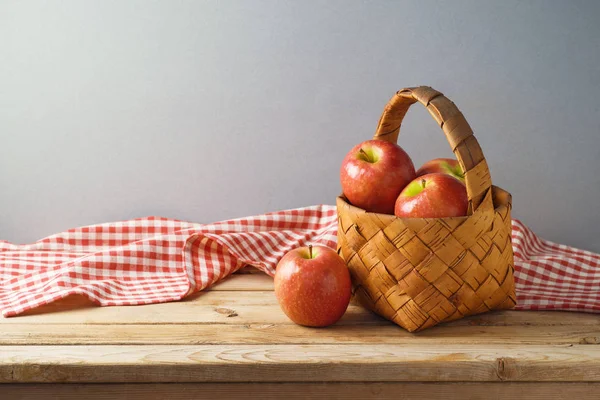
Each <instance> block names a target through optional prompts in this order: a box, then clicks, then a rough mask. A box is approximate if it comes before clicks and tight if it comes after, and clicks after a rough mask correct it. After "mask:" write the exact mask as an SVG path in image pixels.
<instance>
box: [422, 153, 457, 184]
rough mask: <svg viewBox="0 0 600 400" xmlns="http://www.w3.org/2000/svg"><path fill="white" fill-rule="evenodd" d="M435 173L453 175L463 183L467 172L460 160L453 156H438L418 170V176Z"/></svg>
mask: <svg viewBox="0 0 600 400" xmlns="http://www.w3.org/2000/svg"><path fill="white" fill-rule="evenodd" d="M434 173H440V174H447V175H451V176H453V177H455V178H456V179H458V180H460V181H461V182H462V183H465V173H464V172H463V170H462V167H461V166H460V164H459V163H458V161H456V160H455V159H453V158H436V159H433V160H429V161H427V162H426V163H425V164H423V165H422V166H421V168H419V169H418V170H417V176H422V175H427V174H434Z"/></svg>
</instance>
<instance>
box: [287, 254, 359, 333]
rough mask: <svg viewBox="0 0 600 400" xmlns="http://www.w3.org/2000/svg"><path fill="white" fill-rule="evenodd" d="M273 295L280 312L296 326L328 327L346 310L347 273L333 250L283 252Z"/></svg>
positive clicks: (347, 300)
mask: <svg viewBox="0 0 600 400" xmlns="http://www.w3.org/2000/svg"><path fill="white" fill-rule="evenodd" d="M275 296H276V297H277V300H278V301H279V305H280V306H281V309H282V310H283V312H284V313H285V314H286V315H287V316H288V317H289V318H290V319H291V320H292V321H294V322H295V323H297V324H299V325H304V326H313V327H322V326H327V325H331V324H333V323H335V322H337V321H338V320H339V319H340V318H341V317H342V315H344V313H345V312H346V308H348V303H349V302H350V296H351V283H350V272H349V271H348V267H347V266H346V263H345V262H344V260H343V259H342V258H341V257H340V256H338V254H337V253H336V252H335V250H333V249H330V248H329V247H324V246H314V247H313V246H309V247H300V248H297V249H294V250H291V251H289V252H288V253H286V254H285V255H284V256H283V258H282V259H281V261H279V263H278V264H277V269H276V270H275Z"/></svg>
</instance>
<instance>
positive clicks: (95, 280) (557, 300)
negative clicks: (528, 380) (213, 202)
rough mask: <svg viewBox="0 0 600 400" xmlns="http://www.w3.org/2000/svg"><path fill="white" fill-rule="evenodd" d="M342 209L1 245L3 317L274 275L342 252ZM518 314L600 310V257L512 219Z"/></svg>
mask: <svg viewBox="0 0 600 400" xmlns="http://www.w3.org/2000/svg"><path fill="white" fill-rule="evenodd" d="M336 233H337V214H336V209H335V207H334V206H313V207H306V208H299V209H293V210H286V211H279V212H273V213H268V214H264V215H259V216H253V217H246V218H239V219H233V220H228V221H223V222H217V223H213V224H195V223H190V222H183V221H177V220H173V219H166V218H159V217H148V218H141V219H135V220H131V221H123V222H114V223H106V224H100V225H93V226H87V227H82V228H77V229H71V230H69V231H66V232H63V233H59V234H56V235H52V236H49V237H47V238H44V239H42V240H39V241H37V242H36V243H33V244H28V245H15V244H11V243H8V242H6V241H0V309H1V310H2V314H3V315H4V316H5V317H10V316H15V315H18V314H20V313H23V312H25V311H27V310H30V309H33V308H35V307H39V306H41V305H43V304H47V303H50V302H53V301H56V300H59V299H61V298H64V297H66V296H69V295H71V294H80V295H84V296H86V297H88V298H89V299H91V300H92V301H94V302H96V303H98V304H99V305H102V306H111V305H137V304H150V303H161V302H167V301H174V300H179V299H181V298H183V297H185V296H187V295H189V294H191V293H194V292H197V291H199V290H202V289H204V288H206V287H208V286H210V285H212V284H214V283H215V282H217V281H219V280H221V279H223V278H225V277H227V276H228V275H230V274H231V273H233V272H235V271H237V270H238V269H240V268H241V267H243V266H245V265H252V266H255V267H257V268H258V269H260V270H262V271H264V272H265V273H267V274H269V275H271V276H272V275H274V273H275V267H276V265H277V262H278V261H279V259H280V258H281V257H282V256H283V255H284V254H285V253H286V252H287V251H289V250H291V249H292V248H295V247H298V246H304V245H307V244H308V243H312V244H322V245H325V246H330V247H332V248H335V246H336ZM513 247H514V253H515V283H516V290H517V301H518V305H517V309H521V310H572V311H588V312H600V255H598V254H594V253H591V252H588V251H584V250H579V249H575V248H572V247H568V246H564V245H560V244H555V243H552V242H548V241H545V240H542V239H539V238H538V237H537V236H536V235H535V234H534V233H533V232H532V231H531V230H530V229H528V228H527V227H526V226H525V225H523V224H522V223H521V222H519V221H517V220H513Z"/></svg>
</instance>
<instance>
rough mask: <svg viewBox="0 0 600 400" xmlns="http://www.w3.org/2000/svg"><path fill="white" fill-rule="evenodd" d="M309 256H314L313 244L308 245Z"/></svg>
mask: <svg viewBox="0 0 600 400" xmlns="http://www.w3.org/2000/svg"><path fill="white" fill-rule="evenodd" d="M308 257H310V258H313V257H312V244H309V245H308Z"/></svg>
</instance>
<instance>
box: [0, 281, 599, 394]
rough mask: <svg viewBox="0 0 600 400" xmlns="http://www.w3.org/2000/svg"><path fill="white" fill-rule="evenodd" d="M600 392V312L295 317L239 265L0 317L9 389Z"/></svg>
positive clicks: (355, 310)
mask: <svg viewBox="0 0 600 400" xmlns="http://www.w3.org/2000/svg"><path fill="white" fill-rule="evenodd" d="M58 395H61V396H62V398H73V399H75V398H78V399H79V398H84V399H86V400H91V399H117V398H128V399H158V398H164V397H167V398H169V399H170V400H176V399H190V398H229V397H244V398H261V399H270V398H281V397H285V398H287V399H305V398H347V399H364V398H369V397H373V398H379V399H384V398H390V399H392V398H393V399H455V398H456V399H477V398H486V399H493V398H505V399H513V398H514V399H519V398H524V397H525V396H530V397H529V398H535V399H559V398H567V397H570V398H571V399H588V398H589V399H598V398H600V316H598V315H592V314H578V313H563V312H516V311H510V312H496V313H491V314H486V315H481V316H475V317H471V318H467V319H464V320H461V321H456V322H453V323H450V324H445V325H442V326H438V327H434V328H432V329H429V330H426V331H424V332H421V333H417V334H410V333H407V332H406V331H404V330H403V329H401V328H399V327H397V326H395V325H393V324H391V323H389V322H387V321H385V320H383V319H381V318H379V317H377V316H375V315H373V314H371V313H369V312H368V311H365V310H364V309H362V308H361V307H359V306H356V305H350V307H349V309H348V311H347V313H346V314H345V316H344V318H343V319H342V320H341V321H340V322H338V324H336V325H335V326H332V327H329V328H325V329H311V328H305V327H301V326H297V325H294V324H293V323H291V322H290V321H289V320H288V319H287V318H286V316H285V315H284V314H283V313H282V312H281V311H280V309H279V306H278V304H277V302H276V299H275V296H274V294H273V282H272V279H271V278H269V277H268V276H266V275H263V274H257V273H245V274H236V275H234V276H232V277H231V278H229V279H227V280H225V281H223V282H222V283H220V284H218V285H216V286H215V287H213V289H212V290H210V291H206V292H204V293H200V294H197V295H194V296H192V297H191V298H189V299H187V300H186V301H182V302H178V303H166V304H157V305H148V306H137V307H102V308H100V307H95V306H93V305H92V304H90V303H89V302H88V301H87V300H84V299H82V298H75V297H73V298H69V299H65V300H63V301H61V302H60V303H57V304H52V305H48V306H46V307H44V308H43V309H42V310H38V311H36V312H32V313H29V314H28V315H26V316H22V317H16V318H8V319H2V318H0V398H1V399H3V400H4V399H11V398H29V397H32V398H55V397H54V396H58Z"/></svg>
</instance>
